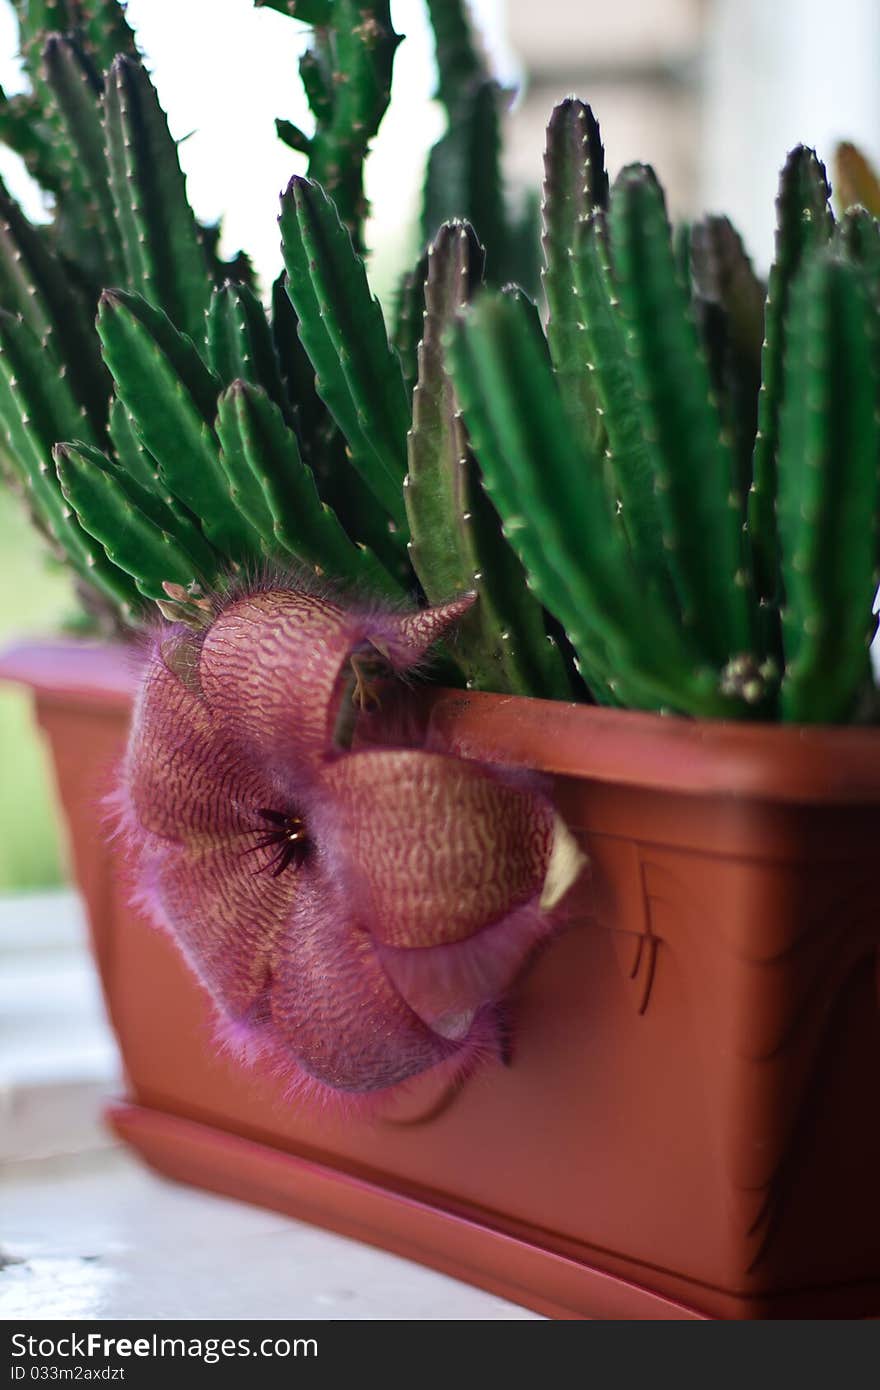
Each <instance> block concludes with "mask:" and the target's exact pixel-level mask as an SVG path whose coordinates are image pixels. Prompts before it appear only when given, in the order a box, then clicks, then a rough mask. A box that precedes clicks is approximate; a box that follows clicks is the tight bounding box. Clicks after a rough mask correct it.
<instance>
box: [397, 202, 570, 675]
mask: <svg viewBox="0 0 880 1390" xmlns="http://www.w3.org/2000/svg"><path fill="white" fill-rule="evenodd" d="M482 272H483V250H482V247H481V246H480V244H479V242H478V241H477V238H476V235H475V233H474V231H473V229H472V228H471V227H470V226H468V224H467V223H462V222H457V223H456V222H450V223H446V224H445V225H444V226H443V227H441V229H440V231H439V232H438V234H437V237H436V238H435V240H434V242H433V244H432V246H431V247H430V249H429V252H428V268H427V276H426V282H425V289H424V303H425V306H426V308H425V317H424V335H423V338H422V341H421V343H420V345H419V375H418V382H417V385H416V388H415V392H414V395H413V422H412V429H411V430H410V434H409V472H408V474H407V478H406V482H405V488H406V509H407V515H408V517H409V523H410V531H411V534H412V543H411V546H410V552H411V557H412V561H413V565H414V567H415V571H416V573H417V575H418V576H419V579H420V580H421V582H422V587H423V588H424V590H425V593H426V595H427V597H428V598H429V599H430V601H431V602H432V603H442V602H444V601H445V600H446V599H449V598H452V597H453V596H455V595H456V594H461V593H465V592H467V591H468V590H470V589H472V590H474V591H475V592H476V594H477V602H476V604H475V605H474V608H473V609H472V610H471V612H470V614H469V615H468V616H467V617H466V618H465V619H464V620H463V622H462V623H461V625H460V628H459V631H458V636H457V640H456V656H457V659H458V661H459V664H460V665H461V666H462V668H463V670H464V671H465V674H466V676H467V679H468V681H469V683H470V684H471V685H472V686H473V687H476V688H483V689H488V690H498V689H505V690H510V691H512V692H514V693H519V694H527V693H531V694H540V695H547V696H548V697H553V696H557V697H561V698H564V697H565V696H566V695H567V694H569V693H570V683H569V681H568V679H567V677H566V673H565V668H564V665H563V662H562V660H561V658H560V656H559V653H558V652H557V650H556V649H555V647H554V646H552V645H551V643H550V642H549V640H548V635H547V631H546V628H545V626H544V621H543V615H542V613H541V608H540V605H539V604H538V603H537V602H536V601H535V599H534V598H533V597H532V596H531V594H530V593H529V591H528V588H527V587H526V579H525V573H524V571H523V570H522V567H521V566H520V565H519V563H518V561H517V559H516V557H515V555H514V553H513V552H512V551H511V550H510V548H509V546H508V545H507V544H506V543H505V541H504V538H503V536H502V534H501V528H500V523H499V521H498V516H497V513H496V512H495V509H494V507H493V506H492V504H491V503H490V502H489V500H488V498H487V497H486V495H485V493H484V491H483V488H482V485H481V482H480V477H479V469H478V467H477V464H476V461H475V459H474V457H473V455H472V453H471V450H470V445H469V441H468V438H467V434H466V431H465V428H464V424H463V422H462V418H461V412H460V410H459V407H458V401H457V399H456V395H455V391H454V388H453V385H452V381H451V379H450V377H449V375H448V372H447V370H446V362H445V348H444V339H445V335H446V333H447V332H448V331H449V329H450V327H451V326H452V324H453V323H454V320H455V317H456V315H457V313H458V312H459V311H460V310H461V309H462V308H464V306H465V305H466V304H467V303H468V302H469V301H470V299H471V298H472V296H473V294H474V292H475V290H476V288H477V286H478V285H479V283H480V281H481V279H482Z"/></svg>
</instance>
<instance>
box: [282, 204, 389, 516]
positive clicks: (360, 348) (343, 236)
mask: <svg viewBox="0 0 880 1390" xmlns="http://www.w3.org/2000/svg"><path fill="white" fill-rule="evenodd" d="M281 234H282V249H283V252H284V263H285V265H286V267H287V276H288V280H287V290H288V294H289V295H290V298H291V301H292V303H293V307H294V309H295V310H296V314H297V318H298V320H299V334H300V338H301V340H302V343H303V346H304V347H305V349H306V351H307V352H308V355H309V358H310V359H311V362H312V366H313V368H314V371H315V383H316V387H317V390H318V393H319V395H320V396H321V397H322V399H323V400H324V401H325V403H326V404H327V406H328V408H329V410H330V411H331V413H332V415H333V417H334V419H335V420H336V423H337V424H338V425H339V428H340V429H341V430H342V432H343V434H344V435H345V438H346V440H347V442H348V447H349V450H350V451H351V461H352V464H353V465H354V467H355V468H356V469H357V470H358V472H359V473H360V474H361V476H362V478H363V479H364V482H365V483H366V484H367V486H368V487H369V488H370V490H371V491H372V492H373V494H374V496H375V497H376V499H377V500H378V501H379V503H380V504H381V505H382V507H383V508H384V509H385V511H386V512H387V514H388V516H389V518H390V519H391V521H392V522H393V523H394V525H395V526H396V527H397V528H398V531H399V533H400V534H401V535H403V536H404V537H405V532H406V512H405V509H404V505H403V491H402V488H403V479H404V477H405V476H406V434H407V429H408V427H409V404H408V401H407V394H406V387H405V385H404V381H403V374H402V372H401V369H400V362H399V360H398V358H397V355H396V353H395V352H394V350H393V349H392V348H391V347H390V345H389V343H388V337H387V334H386V330H385V323H384V320H383V317H382V310H381V308H380V307H379V303H378V301H377V300H376V299H375V298H374V297H373V295H372V293H371V291H370V287H369V285H368V283H367V276H366V271H365V269H364V264H363V261H362V260H361V259H360V257H359V256H358V255H357V253H356V252H355V250H354V247H353V246H352V242H351V237H350V236H349V234H348V232H347V231H346V229H345V227H344V226H343V225H342V223H341V221H340V220H339V215H338V213H337V211H336V209H335V207H334V206H333V203H332V201H331V200H330V198H328V196H327V194H326V193H325V192H324V191H323V189H321V188H319V187H318V185H317V184H314V183H311V182H310V181H309V180H307V179H300V178H294V179H292V180H291V182H290V186H289V187H288V189H287V192H286V193H285V195H284V199H283V201H282V211H281Z"/></svg>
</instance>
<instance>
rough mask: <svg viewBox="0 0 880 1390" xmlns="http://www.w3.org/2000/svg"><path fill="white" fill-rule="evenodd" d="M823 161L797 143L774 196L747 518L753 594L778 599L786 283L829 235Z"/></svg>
mask: <svg viewBox="0 0 880 1390" xmlns="http://www.w3.org/2000/svg"><path fill="white" fill-rule="evenodd" d="M830 195H831V190H830V189H829V187H828V180H827V178H826V177H825V166H824V165H823V164H821V163H820V161H819V160H818V159H817V157H816V152H815V150H809V149H807V148H806V147H805V146H803V145H799V146H798V147H797V149H795V150H792V152H791V154H790V155H789V156H788V159H787V160H786V163H785V168H784V169H783V171H782V175H781V179H780V184H779V197H778V198H777V201H776V210H777V219H778V220H777V232H776V260H775V261H774V263H773V268H772V270H771V271H770V280H769V284H768V290H767V308H766V315H765V323H764V350H763V354H762V360H761V389H760V392H759V395H758V433H757V438H756V441H755V453H754V458H753V460H752V487H751V494H750V497H749V504H748V508H749V510H748V524H749V534H750V537H751V543H752V549H753V553H754V563H755V581H756V584H757V589H758V594H759V596H760V597H761V598H763V599H765V600H767V601H768V602H773V603H778V600H779V564H780V559H779V545H778V538H777V534H776V505H775V503H776V459H777V454H778V451H779V416H780V411H781V407H782V376H783V362H784V360H785V350H786V347H785V344H786V319H787V316H788V307H789V297H790V293H791V285H792V281H793V280H794V278H795V276H796V275H797V273H798V270H799V269H800V267H801V265H802V264H803V263H804V260H805V258H806V256H807V255H808V254H809V252H810V251H811V250H812V249H814V248H815V247H817V246H821V245H824V244H825V242H827V241H828V239H829V237H830V236H831V231H832V227H833V224H834V219H833V217H832V213H831V209H830V207H829V206H828V200H829V197H830Z"/></svg>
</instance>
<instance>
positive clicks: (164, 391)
mask: <svg viewBox="0 0 880 1390" xmlns="http://www.w3.org/2000/svg"><path fill="white" fill-rule="evenodd" d="M98 334H99V336H100V339H101V342H102V344H103V347H104V360H105V362H106V363H107V366H108V367H109V369H110V372H111V374H112V376H113V379H114V381H115V383H116V390H117V392H118V395H119V398H120V400H121V401H122V402H123V404H124V405H125V407H126V409H127V410H128V411H129V412H130V414H131V416H132V418H133V420H134V423H135V427H136V429H137V432H138V435H139V436H140V438H141V440H142V442H143V444H144V446H145V447H146V448H147V449H148V450H149V452H150V453H151V454H152V456H153V458H154V459H155V460H156V463H157V465H158V470H159V475H160V477H161V479H162V481H163V482H164V484H165V486H166V487H167V488H168V489H169V491H170V492H171V494H172V495H173V496H174V497H176V498H177V499H179V501H180V502H182V503H183V504H184V505H185V506H186V507H188V508H189V509H190V511H191V512H192V513H193V514H194V515H196V516H197V517H199V518H200V519H201V520H202V523H203V526H204V531H205V535H206V536H207V538H208V540H209V541H210V542H211V543H212V544H213V545H214V546H216V548H217V549H218V550H220V551H221V552H222V553H223V554H225V555H228V556H229V557H230V559H231V560H233V561H241V560H250V559H254V558H255V559H259V558H260V557H261V556H262V555H263V547H262V544H261V540H262V538H261V537H260V536H259V534H258V533H257V532H256V531H255V530H254V528H253V527H252V526H251V525H250V523H249V522H248V521H247V520H246V518H245V517H244V516H243V515H242V513H241V512H240V511H239V510H238V508H237V507H236V506H235V503H234V501H233V499H232V498H231V496H230V494H229V485H228V481H227V478H226V474H225V473H224V471H223V468H222V467H221V464H220V450H219V445H218V443H217V439H216V437H215V435H214V431H213V423H214V414H215V408H216V399H217V394H218V391H219V388H220V383H219V381H218V380H217V378H216V377H215V376H214V375H213V373H212V372H210V371H209V370H208V368H207V367H206V366H205V365H204V363H202V362H201V359H200V358H199V357H198V354H197V353H196V352H195V350H194V348H193V347H192V343H191V342H189V340H188V339H186V338H184V337H182V335H180V334H178V333H177V331H176V330H175V329H174V327H173V325H172V324H171V323H170V322H169V320H168V319H167V318H166V317H165V316H164V315H163V314H162V313H161V311H159V310H156V309H153V308H152V307H151V306H150V305H149V304H147V303H146V301H144V300H142V299H140V298H139V297H138V296H137V295H123V294H121V293H120V292H118V291H112V292H111V291H105V292H104V294H103V295H102V297H101V303H100V307H99V311H98ZM62 437H63V436H62ZM67 437H68V438H69V437H70V432H68V433H67Z"/></svg>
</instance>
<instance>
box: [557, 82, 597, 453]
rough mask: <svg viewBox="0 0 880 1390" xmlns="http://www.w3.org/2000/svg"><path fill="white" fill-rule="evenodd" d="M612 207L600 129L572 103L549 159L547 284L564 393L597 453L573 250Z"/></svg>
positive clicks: (562, 113)
mask: <svg viewBox="0 0 880 1390" xmlns="http://www.w3.org/2000/svg"><path fill="white" fill-rule="evenodd" d="M607 206H608V174H607V173H606V170H605V153H604V150H603V148H602V139H601V136H600V134H599V125H598V122H597V121H596V119H595V117H594V116H593V113H592V111H591V110H590V108H589V107H588V106H585V105H584V103H583V102H582V101H577V100H576V98H574V97H569V98H568V99H567V100H566V101H563V102H562V103H561V104H560V105H559V106H557V107H556V109H555V111H554V112H553V115H552V116H551V118H550V124H549V125H548V127H547V147H546V150H545V153H544V199H543V204H542V213H543V224H544V231H543V246H544V269H543V271H542V280H543V284H544V294H545V295H546V298H547V315H548V316H547V341H548V343H549V345H550V356H551V358H552V360H553V369H554V372H555V373H556V379H557V381H558V383H559V389H560V393H561V395H562V399H563V402H564V404H565V407H566V410H567V411H568V415H569V419H570V421H571V427H572V429H573V430H575V432H576V433H580V432H586V433H588V434H589V435H590V437H591V438H592V440H593V442H594V444H595V445H596V446H597V447H601V445H602V443H603V442H604V435H605V431H604V428H603V424H602V416H601V413H600V407H599V403H598V399H597V393H596V388H595V385H594V383H593V382H592V381H591V379H590V371H589V367H588V363H589V360H590V349H589V347H588V345H587V340H586V333H585V326H584V322H583V314H582V312H581V305H580V299H579V294H580V291H579V288H578V284H577V277H576V270H575V265H576V262H575V256H574V255H573V248H574V247H575V245H576V242H577V238H578V233H579V229H580V226H581V223H582V222H584V221H585V219H587V218H588V217H589V216H590V214H591V213H592V212H593V211H594V210H595V209H597V208H603V209H604V208H606V207H607Z"/></svg>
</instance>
